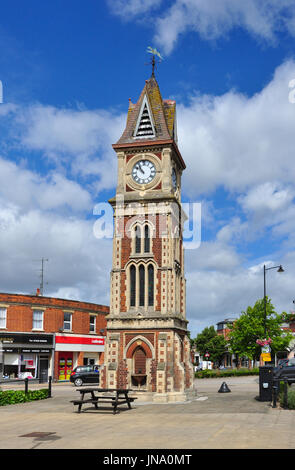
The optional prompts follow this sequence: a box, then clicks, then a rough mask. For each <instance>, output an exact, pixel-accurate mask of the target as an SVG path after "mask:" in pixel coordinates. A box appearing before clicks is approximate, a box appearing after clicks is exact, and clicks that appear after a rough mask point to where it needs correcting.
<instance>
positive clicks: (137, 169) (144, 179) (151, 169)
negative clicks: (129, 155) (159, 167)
mask: <svg viewBox="0 0 295 470" xmlns="http://www.w3.org/2000/svg"><path fill="white" fill-rule="evenodd" d="M155 176H156V168H155V165H154V164H153V163H152V162H150V161H149V160H139V161H138V162H137V163H135V165H134V167H133V168H132V178H133V179H134V181H135V182H136V183H138V184H148V183H150V182H151V181H152V180H153V179H154V177H155Z"/></svg>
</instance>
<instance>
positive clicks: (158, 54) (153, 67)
mask: <svg viewBox="0 0 295 470" xmlns="http://www.w3.org/2000/svg"><path fill="white" fill-rule="evenodd" d="M147 52H148V53H149V54H153V57H152V59H151V62H150V64H151V65H152V77H154V76H155V67H156V58H155V56H157V57H159V59H160V60H159V62H161V61H162V60H164V59H163V57H162V56H161V54H160V52H159V51H157V49H154V48H152V47H151V46H149V47H148V48H147Z"/></svg>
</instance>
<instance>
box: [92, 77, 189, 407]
mask: <svg viewBox="0 0 295 470" xmlns="http://www.w3.org/2000/svg"><path fill="white" fill-rule="evenodd" d="M144 109H145V111H143V110H144ZM175 110H176V105H175V101H172V100H162V97H161V93H160V90H159V87H158V84H157V82H156V80H155V78H154V76H152V77H151V78H150V79H149V80H146V84H145V87H144V89H143V91H142V93H141V95H140V98H139V100H138V102H137V103H136V104H133V103H131V101H130V102H129V110H128V118H127V124H126V128H125V130H124V132H123V134H122V136H121V138H120V139H119V141H118V142H117V144H115V145H113V148H114V149H115V151H116V152H117V157H118V184H117V191H116V197H114V198H112V199H110V201H109V202H110V204H111V205H112V207H113V209H114V226H115V227H116V230H115V232H114V241H113V266H112V272H111V304H110V314H109V315H108V317H107V344H106V349H105V364H104V368H103V370H102V372H101V383H102V385H103V386H104V387H111V388H112V387H116V386H118V387H123V388H132V389H133V390H134V389H137V390H138V393H139V394H140V392H141V391H142V390H144V391H145V394H144V396H147V397H150V398H152V399H154V400H160V401H175V400H177V399H184V398H185V397H186V396H187V394H188V392H191V391H192V388H193V367H192V364H191V358H190V354H189V340H188V338H187V323H188V322H187V320H186V314H185V277H184V265H183V259H184V257H183V244H182V232H181V227H182V226H183V220H182V218H183V217H184V215H183V213H182V211H181V175H182V171H183V170H184V169H185V164H184V161H183V159H182V156H181V154H180V152H179V150H178V147H177V141H176V121H175V116H176V112H175ZM143 113H145V114H147V113H148V124H147V125H148V126H149V127H148V129H147V130H146V131H145V128H144V127H143V126H144V119H145V116H144V118H143ZM138 129H139V131H138ZM147 134H148V138H142V137H143V136H145V137H147ZM138 136H139V138H137V137H138ZM149 168H153V173H149ZM172 170H173V171H174V172H175V174H176V186H175V184H174V183H173V181H172ZM145 172H147V173H145ZM134 174H135V175H139V176H135V177H134ZM141 174H142V175H143V176H141ZM150 175H151V176H150ZM141 178H142V179H141ZM179 228H180V230H179ZM150 394H152V397H151V396H150ZM142 396H143V395H142Z"/></svg>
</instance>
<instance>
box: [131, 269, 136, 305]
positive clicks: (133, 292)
mask: <svg viewBox="0 0 295 470" xmlns="http://www.w3.org/2000/svg"><path fill="white" fill-rule="evenodd" d="M135 303H136V268H135V266H134V265H132V266H130V306H131V307H135Z"/></svg>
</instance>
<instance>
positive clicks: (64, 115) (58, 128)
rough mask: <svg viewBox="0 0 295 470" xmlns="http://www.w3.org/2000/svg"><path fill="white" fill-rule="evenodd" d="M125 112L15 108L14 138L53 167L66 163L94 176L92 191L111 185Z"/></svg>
mask: <svg viewBox="0 0 295 470" xmlns="http://www.w3.org/2000/svg"><path fill="white" fill-rule="evenodd" d="M125 117H126V116H125V115H122V114H120V113H115V112H110V111H105V110H94V111H88V110H73V109H67V108H61V109H59V108H55V107H53V106H43V105H40V104H39V105H35V106H29V107H28V108H23V109H21V110H18V114H17V116H16V118H15V120H16V122H17V124H18V139H19V140H20V142H21V144H22V145H23V146H25V148H27V149H29V150H35V151H39V152H41V153H42V154H43V155H44V156H46V157H47V158H49V159H50V161H52V162H53V163H54V164H55V165H56V166H58V167H60V168H62V166H65V165H68V166H69V167H70V169H71V171H72V172H73V174H74V175H75V176H82V177H87V176H96V177H97V181H96V183H95V189H96V191H97V192H98V191H101V190H103V189H109V188H111V187H113V186H114V185H115V182H116V178H115V170H116V158H115V154H114V151H113V149H112V144H113V143H115V142H116V141H117V140H118V136H120V135H121V133H122V131H123V127H124V124H125Z"/></svg>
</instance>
